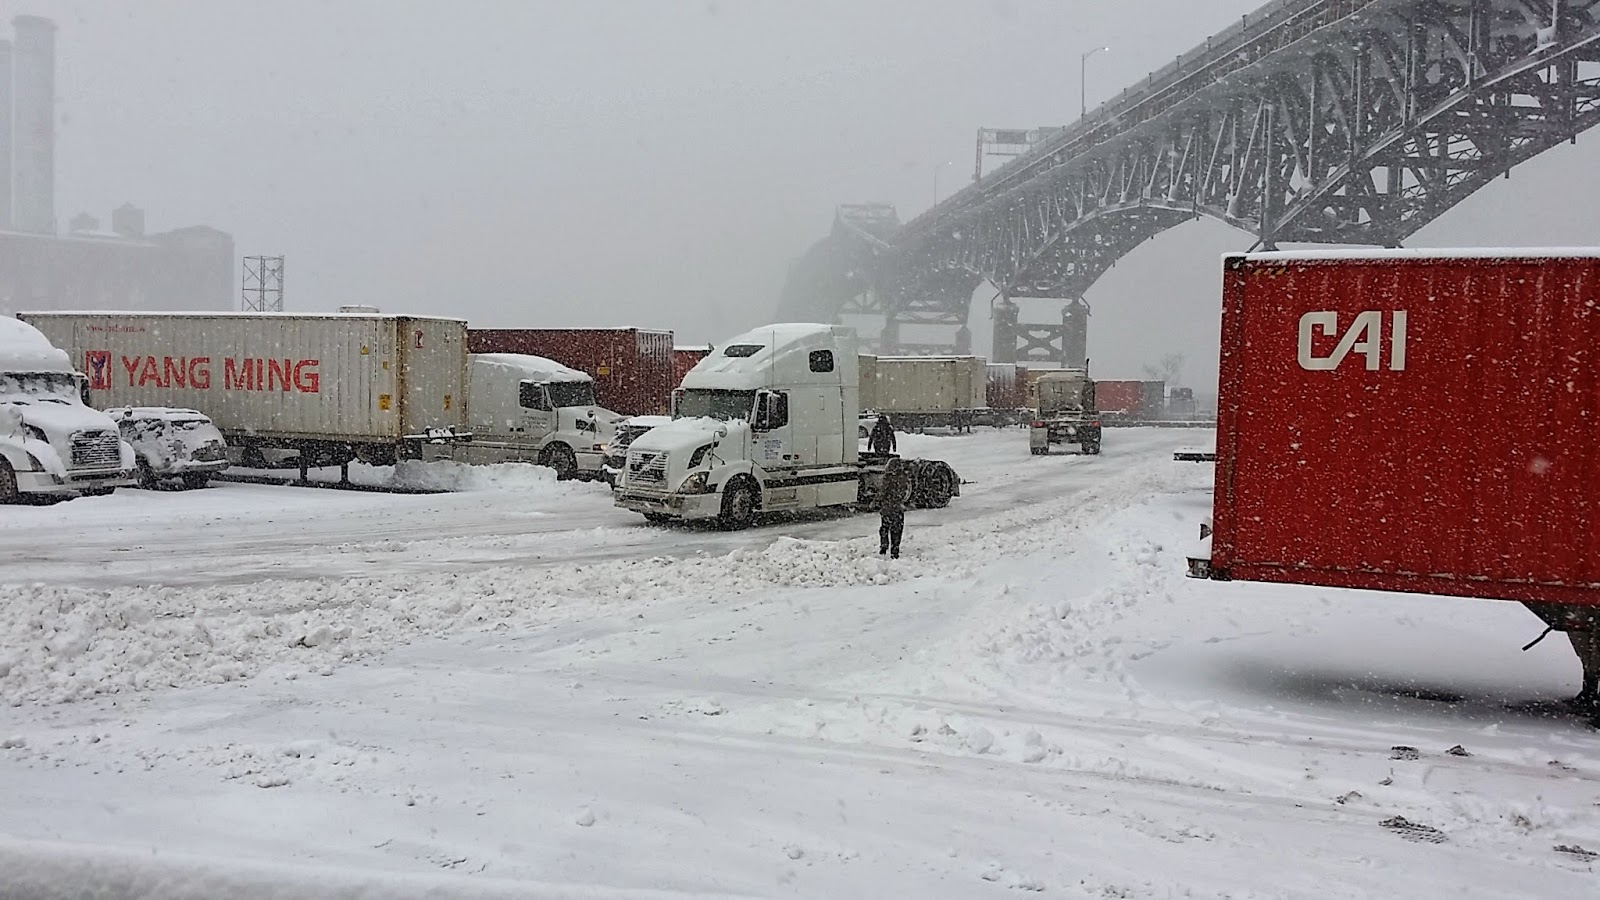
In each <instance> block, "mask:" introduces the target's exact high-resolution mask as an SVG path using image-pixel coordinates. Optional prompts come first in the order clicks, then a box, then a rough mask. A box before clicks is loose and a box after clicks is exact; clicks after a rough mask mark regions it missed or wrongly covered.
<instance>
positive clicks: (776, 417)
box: [750, 391, 799, 472]
mask: <svg viewBox="0 0 1600 900" xmlns="http://www.w3.org/2000/svg"><path fill="white" fill-rule="evenodd" d="M750 430H751V432H752V436H753V440H752V441H751V443H753V444H754V445H755V463H756V465H758V466H760V467H761V468H763V469H765V470H767V471H768V472H771V471H775V470H781V469H792V468H794V467H795V466H796V465H798V464H799V455H798V454H797V453H795V450H794V426H793V425H792V424H791V423H790V421H789V395H788V394H787V393H786V392H784V391H762V392H760V393H758V394H757V395H756V414H755V421H754V422H753V423H752V424H751V428H750Z"/></svg>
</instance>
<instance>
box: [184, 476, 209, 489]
mask: <svg viewBox="0 0 1600 900" xmlns="http://www.w3.org/2000/svg"><path fill="white" fill-rule="evenodd" d="M210 483H211V473H210V472H185V473H184V474H183V486H184V487H185V488H188V489H189V490H191V491H198V490H200V489H201V488H203V487H205V486H206V485H208V484H210Z"/></svg>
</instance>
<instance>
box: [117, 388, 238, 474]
mask: <svg viewBox="0 0 1600 900" xmlns="http://www.w3.org/2000/svg"><path fill="white" fill-rule="evenodd" d="M106 414H107V415H109V416H110V417H111V418H112V420H113V421H115V422H116V423H117V427H118V428H119V429H121V431H122V439H123V440H125V441H127V442H128V443H129V444H131V445H132V446H133V452H134V456H135V457H136V458H137V459H138V477H139V486H140V487H143V488H153V487H155V486H157V485H158V484H160V483H161V482H163V481H181V482H183V486H184V487H186V488H203V487H205V486H206V482H208V481H210V480H211V476H212V475H215V474H216V473H218V472H221V471H222V470H223V469H226V468H227V467H228V445H227V442H226V441H224V440H223V438H222V432H221V431H218V430H217V426H216V425H214V424H212V422H211V419H209V418H208V417H207V416H206V415H205V414H204V413H202V412H199V411H197V410H193V409H172V408H168V407H164V406H133V407H127V406H124V407H121V408H116V409H108V410H106Z"/></svg>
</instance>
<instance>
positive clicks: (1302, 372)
mask: <svg viewBox="0 0 1600 900" xmlns="http://www.w3.org/2000/svg"><path fill="white" fill-rule="evenodd" d="M1596 253H1597V254H1600V251H1596ZM1225 269H1226V271H1225V272H1224V291H1223V327H1222V336H1223V344H1222V369H1221V379H1220V385H1219V387H1220V403H1219V415H1218V423H1217V430H1218V441H1217V481H1216V497H1215V510H1214V515H1213V521H1214V527H1215V533H1214V535H1213V538H1212V541H1213V543H1212V564H1213V566H1214V567H1215V568H1216V569H1217V570H1218V571H1219V572H1221V573H1226V575H1228V576H1231V577H1233V578H1237V579H1246V580H1258V581H1278V582H1296V583H1304V584H1317V585H1331V586H1340V587H1354V588H1371V589H1380V590H1394V591H1411V592H1420V593H1435V594H1446V595H1455V596H1466V597H1482V598H1500V599H1510V600H1521V601H1531V602H1548V603H1564V604H1577V605H1600V490H1597V488H1596V485H1597V484H1600V365H1597V363H1600V359H1597V354H1600V258H1596V256H1594V255H1588V256H1582V255H1578V256H1551V257H1503V256H1502V257H1470V256H1455V257H1449V256H1445V257H1433V258H1430V257H1427V256H1424V255H1416V254H1403V253H1402V254H1376V255H1373V254H1368V255H1334V256H1331V257H1328V258H1324V259H1318V258H1313V257H1301V256H1288V257H1280V256H1263V257H1250V258H1246V257H1235V258H1230V259H1229V260H1228V262H1227V264H1226V266H1225Z"/></svg>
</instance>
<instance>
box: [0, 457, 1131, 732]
mask: <svg viewBox="0 0 1600 900" xmlns="http://www.w3.org/2000/svg"><path fill="white" fill-rule="evenodd" d="M421 465H423V466H424V471H430V472H440V471H446V472H448V471H463V472H470V473H479V472H481V471H482V468H481V467H459V469H457V468H455V467H454V464H445V465H443V467H442V468H441V464H438V463H427V464H421ZM492 468H494V469H503V470H505V471H508V472H515V473H516V477H517V478H518V479H523V480H525V483H526V482H527V481H528V480H531V483H532V484H535V485H541V486H542V488H543V489H546V490H563V489H571V488H572V486H570V485H567V484H564V483H563V484H561V485H559V486H558V485H557V483H556V482H555V481H554V474H553V473H552V472H550V471H549V470H547V469H541V468H538V467H529V466H514V465H513V466H508V467H492ZM533 473H538V474H533ZM474 477H482V476H478V475H476V474H475V475H474ZM1152 478H1157V479H1158V480H1159V476H1158V475H1153V474H1151V473H1150V472H1147V471H1141V470H1135V471H1134V472H1132V473H1130V474H1128V475H1125V476H1115V477H1108V478H1107V480H1106V482H1105V486H1104V487H1103V488H1102V489H1100V490H1098V491H1094V492H1090V493H1089V494H1087V495H1078V496H1075V497H1072V498H1066V499H1062V500H1057V501H1052V502H1045V503H1038V504H1032V505H1029V506H1027V507H1023V508H1020V509H1008V510H1005V511H1002V512H1000V513H997V514H994V515H990V516H984V517H979V518H975V519H970V520H966V521H964V522H961V523H960V524H953V525H946V526H938V527H930V528H924V529H921V530H920V531H919V532H918V535H917V539H918V544H917V548H916V549H915V550H912V551H910V552H909V553H908V558H907V559H903V560H900V561H898V562H896V563H890V562H888V561H886V560H883V559H882V558H881V557H879V556H878V554H877V541H876V539H875V538H868V539H857V540H852V541H810V540H798V539H793V538H779V539H778V540H776V541H774V542H773V543H772V544H770V545H768V546H766V547H764V548H760V549H752V548H741V549H738V550H735V551H733V552H732V553H729V554H727V555H725V556H720V557H708V558H691V559H672V558H665V557H655V558H648V559H638V560H625V561H615V562H608V563H605V564H597V565H589V566H561V565H556V566H548V567H539V568H533V567H521V566H518V567H499V568H492V569H485V570H482V571H478V572H472V573H464V574H423V575H393V576H388V577H382V578H374V579H366V580H354V579H353V580H346V581H261V582H256V583H251V584H246V585H230V586H225V587H222V586H219V587H211V588H148V587H130V588H117V589H113V590H110V591H88V590H82V589H76V588H62V587H52V586H47V585H24V586H17V587H14V588H11V589H9V590H8V591H7V593H8V594H9V598H8V602H7V603H5V604H4V605H0V647H3V648H7V649H6V650H5V651H3V652H5V653H7V654H9V656H7V657H5V658H3V659H0V701H4V702H8V703H13V704H16V703H60V702H70V701H74V700H80V699H84V698H87V697H91V696H95V695H99V694H112V693H124V692H128V691H140V690H147V689H151V688H159V687H166V686H179V685H190V684H199V683H215V682H225V681H232V680H235V679H239V678H246V677H250V676H252V675H255V674H257V673H259V672H261V671H262V670H263V669H264V668H267V667H270V666H284V667H287V668H286V671H287V672H293V673H300V672H314V673H319V674H327V673H330V672H331V671H332V670H333V668H334V667H335V666H336V665H338V664H340V663H343V662H345V661H348V660H351V659H357V658H363V657H369V656H372V655H375V654H378V653H382V652H383V651H384V650H386V649H388V648H390V647H393V646H396V645H399V644H403V643H405V642H406V641H409V640H413V639H416V638H418V637H423V636H430V635H444V634H450V633H454V632H458V631H462V630H467V629H478V628H486V627H491V626H497V625H499V626H510V627H529V626H533V625H537V624H543V623H545V622H548V621H550V620H552V619H560V618H564V617H584V616H595V615H615V614H616V613H617V611H618V607H619V605H627V604H633V605H649V604H653V603H659V602H663V601H668V600H674V599H680V598H709V599H710V600H711V601H712V602H713V603H715V602H718V601H720V600H723V599H726V598H734V597H742V596H751V595H755V596H758V597H761V598H762V599H764V600H765V599H770V596H769V595H770V594H771V592H772V591H774V590H775V589H789V588H844V587H852V586H860V585H883V584H890V583H894V582H899V581H905V580H909V579H920V578H929V577H935V576H937V577H956V578H962V577H970V575H971V574H972V572H973V571H974V567H975V566H978V565H980V564H982V562H983V561H985V560H991V559H1000V558H1004V557H1006V556H1009V555H1014V554H1019V553H1035V552H1043V553H1054V552H1059V549H1060V548H1061V546H1063V544H1064V542H1069V541H1071V540H1073V539H1074V535H1075V534H1077V533H1078V532H1079V531H1080V530H1081V529H1082V528H1083V527H1084V525H1085V523H1086V522H1087V521H1088V519H1087V518H1086V517H1088V516H1092V515H1098V514H1100V513H1101V512H1102V511H1104V510H1109V509H1113V508H1115V507H1116V506H1118V505H1119V504H1121V503H1124V502H1126V497H1127V495H1128V494H1129V492H1131V491H1137V490H1145V489H1147V487H1146V485H1147V483H1148V482H1149V481H1150V480H1151V479H1152Z"/></svg>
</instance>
